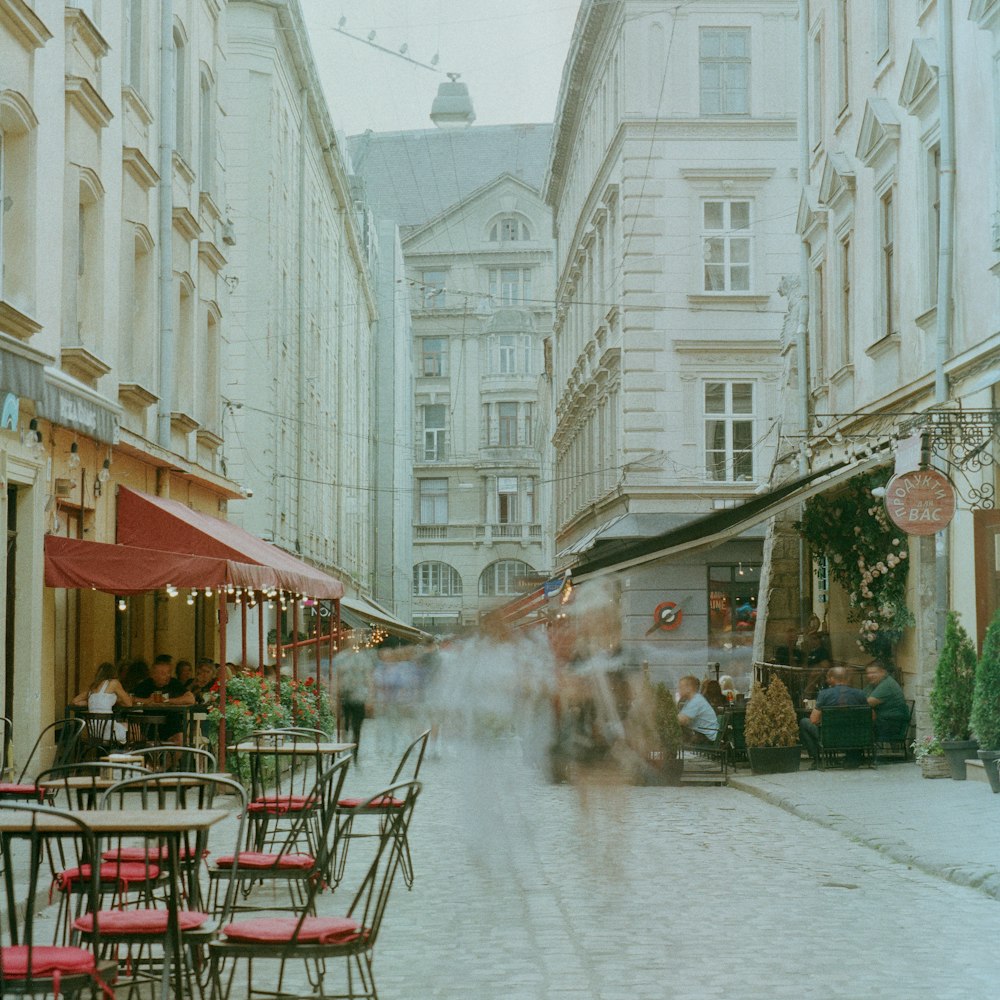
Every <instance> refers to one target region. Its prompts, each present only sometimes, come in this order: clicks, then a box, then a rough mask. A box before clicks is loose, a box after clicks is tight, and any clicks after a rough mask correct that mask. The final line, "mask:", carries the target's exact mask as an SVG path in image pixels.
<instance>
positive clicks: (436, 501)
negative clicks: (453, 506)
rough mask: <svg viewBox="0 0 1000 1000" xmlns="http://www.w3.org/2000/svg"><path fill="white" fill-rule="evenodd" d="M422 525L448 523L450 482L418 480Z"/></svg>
mask: <svg viewBox="0 0 1000 1000" xmlns="http://www.w3.org/2000/svg"><path fill="white" fill-rule="evenodd" d="M418 484H419V485H418V489H419V497H420V523H421V524H447V523H448V480H447V479H420V480H418Z"/></svg>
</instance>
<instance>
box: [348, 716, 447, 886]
mask: <svg viewBox="0 0 1000 1000" xmlns="http://www.w3.org/2000/svg"><path fill="white" fill-rule="evenodd" d="M430 734H431V731H430V730H429V729H425V730H424V731H423V732H422V733H421V734H420V735H419V736H418V737H417V738H416V739H415V740H414V741H413V742H412V743H411V744H410V745H409V746H408V747H407V748H406V749H405V750H404V751H403V756H402V757H400V758H399V763H398V764H397V765H396V771H395V773H394V774H393V776H392V778H391V780H390V781H389V784H390V785H394V784H396V783H397V782H400V781H416V780H417V778H418V777H419V775H420V766H421V764H423V762H424V754H425V753H426V751H427V740H428V737H429V736H430ZM402 805H403V803H402V802H396V801H392V799H391V798H390V799H379V798H378V796H375V797H374V798H368V799H366V798H364V797H357V796H352V797H350V798H340V799H338V800H337V806H336V812H337V815H338V817H339V818H340V819H342V820H343V821H344V822H343V832H342V834H341V835H340V836H339V837H338V840H337V852H338V854H337V870H336V872H335V874H334V880H335V884H336V883H339V882H340V880H341V878H343V875H344V866H345V865H346V863H347V848H348V846H349V845H350V842H351V841H352V840H355V839H357V838H358V837H370V836H374V834H371V833H366V832H363V831H357V830H355V829H354V820H355V819H357V818H359V817H364V816H376V817H378V818H379V830H380V831H381V828H382V826H383V825H384V823H385V817H386V816H391V815H392V814H393V812H395V811H396V810H398V809H400V808H401V807H402ZM338 829H339V827H338ZM403 832H404V839H403V843H402V849H403V857H402V860H401V862H400V864H401V866H402V869H403V881H404V882H405V883H406V887H407V889H412V888H413V859H412V857H411V856H410V844H409V841H408V840H406V838H405V830H404V831H403Z"/></svg>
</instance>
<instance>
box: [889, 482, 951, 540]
mask: <svg viewBox="0 0 1000 1000" xmlns="http://www.w3.org/2000/svg"><path fill="white" fill-rule="evenodd" d="M955 503H956V499H955V487H954V486H952V484H951V480H950V479H949V478H948V477H947V476H946V475H945V474H944V473H943V472H938V471H937V470H936V469H918V470H916V471H915V472H904V473H902V475H899V476H893V477H892V479H890V480H889V482H888V484H887V486H886V488H885V509H886V513H887V514H888V515H889V520H890V521H892V523H893V524H895V525H896V526H897V527H899V528H902V529H903V531H905V532H906V533H907V534H908V535H933V534H935V533H937V532H938V531H941V530H942V529H944V528H947V527H948V525H949V524H951V519H952V518H953V517H954V516H955Z"/></svg>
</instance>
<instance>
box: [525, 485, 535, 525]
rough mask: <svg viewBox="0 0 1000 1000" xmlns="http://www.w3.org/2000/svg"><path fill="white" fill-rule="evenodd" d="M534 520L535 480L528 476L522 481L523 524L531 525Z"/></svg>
mask: <svg viewBox="0 0 1000 1000" xmlns="http://www.w3.org/2000/svg"><path fill="white" fill-rule="evenodd" d="M534 520H535V480H534V477H532V476H529V477H528V478H527V479H526V480H525V481H524V523H525V524H532V523H533V522H534Z"/></svg>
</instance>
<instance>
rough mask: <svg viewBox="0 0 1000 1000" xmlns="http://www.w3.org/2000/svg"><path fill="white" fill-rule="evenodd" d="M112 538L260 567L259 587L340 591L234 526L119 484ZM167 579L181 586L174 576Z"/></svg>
mask: <svg viewBox="0 0 1000 1000" xmlns="http://www.w3.org/2000/svg"><path fill="white" fill-rule="evenodd" d="M118 542H119V546H120V547H124V548H127V549H132V548H133V547H140V548H144V549H156V550H157V551H159V552H168V553H172V554H182V555H188V556H202V557H210V558H213V559H218V560H222V561H226V562H229V563H236V564H243V565H246V564H251V565H256V566H259V567H266V569H267V570H268V573H267V577H268V580H269V582H268V583H266V584H264V585H263V588H264V589H266V588H267V587H275V588H277V589H279V590H288V591H292V592H294V593H297V594H306V595H307V596H309V597H314V598H327V599H338V600H339V599H340V598H341V597H343V596H344V585H343V584H342V583H341V582H340V581H339V580H337V579H334V577H332V576H329V575H328V574H326V573H324V572H323V571H322V570H318V569H316V568H315V567H313V566H310V565H309V564H308V563H305V562H302V560H301V559H296V558H295V556H292V555H289V554H288V553H287V552H285V551H284V550H282V549H279V548H278V547H277V546H276V545H272V544H271V543H270V542H265V541H264V540H263V539H261V538H257V537H256V536H254V535H251V534H250V532H248V531H244V530H243V529H242V528H241V527H239V526H238V525H235V524H232V523H231V522H229V521H223V520H221V519H220V518H217V517H212V516H211V515H209V514H202V513H200V512H198V511H196V510H191V508H190V507H186V506H185V505H184V504H182V503H179V502H178V501H176V500H167V499H165V498H163V497H154V496H150V495H149V494H147V493H139V492H137V491H136V490H130V489H128V488H127V487H124V486H120V487H119V488H118ZM119 546H115V547H119ZM170 582H172V583H174V585H175V586H181V584H179V583H177V581H175V580H172V581H170ZM202 586H205V585H204V584H203V585H202ZM257 589H261V588H260V587H257Z"/></svg>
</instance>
